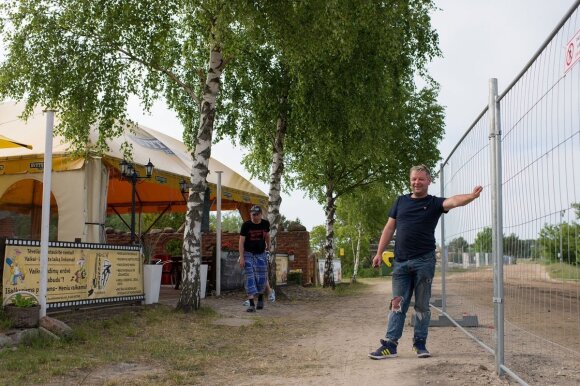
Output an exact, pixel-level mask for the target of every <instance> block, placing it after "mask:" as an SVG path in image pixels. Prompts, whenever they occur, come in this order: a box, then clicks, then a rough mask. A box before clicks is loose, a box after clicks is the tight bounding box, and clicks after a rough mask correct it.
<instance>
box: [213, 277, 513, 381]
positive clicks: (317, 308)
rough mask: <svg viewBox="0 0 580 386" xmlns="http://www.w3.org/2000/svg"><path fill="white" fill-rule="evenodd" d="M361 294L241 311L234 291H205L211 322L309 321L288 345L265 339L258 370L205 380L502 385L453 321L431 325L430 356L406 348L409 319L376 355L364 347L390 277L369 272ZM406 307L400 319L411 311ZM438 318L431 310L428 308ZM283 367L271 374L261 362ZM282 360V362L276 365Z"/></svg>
mask: <svg viewBox="0 0 580 386" xmlns="http://www.w3.org/2000/svg"><path fill="white" fill-rule="evenodd" d="M368 283H369V284H370V286H369V287H370V288H369V290H368V291H365V292H364V293H363V294H360V295H356V296H347V297H327V298H325V299H323V300H314V301H310V302H308V301H305V302H289V301H280V302H276V303H274V304H270V305H267V307H266V309H265V310H263V311H262V312H260V313H258V314H257V316H248V314H247V313H245V312H244V309H243V307H241V304H240V301H239V298H208V299H206V304H208V305H209V306H211V307H212V308H214V309H215V310H216V311H218V313H220V314H221V315H222V317H223V318H222V319H220V320H219V321H218V323H222V324H228V325H232V326H236V325H237V326H243V325H244V324H246V323H255V322H259V321H260V319H266V318H283V320H284V321H285V323H290V324H292V323H294V324H296V325H301V326H304V325H309V326H311V327H312V328H309V329H307V330H306V331H308V332H307V333H305V334H304V335H303V336H301V337H299V338H298V339H294V340H293V345H290V346H287V347H272V348H270V349H269V350H268V352H270V353H271V354H270V355H268V357H267V358H265V359H264V361H265V366H266V369H265V370H264V371H263V372H260V374H244V373H242V374H235V375H229V374H224V373H221V374H213V373H208V374H207V377H206V379H205V380H204V382H203V383H204V384H227V383H229V382H230V381H231V382H235V383H236V384H239V385H298V384H300V385H305V384H306V385H314V384H316V385H321V384H323V385H357V384H358V385H367V384H391V382H392V383H393V384H395V383H396V384H397V385H400V386H405V385H426V384H429V385H508V384H513V383H509V382H508V380H506V379H499V378H498V377H497V376H496V375H495V365H494V359H493V357H492V356H491V355H489V354H488V353H487V351H485V350H484V349H483V348H481V347H480V346H479V345H477V344H476V343H475V342H474V341H473V340H471V339H470V338H468V337H467V336H466V335H465V334H463V333H462V332H461V331H459V330H458V329H456V328H453V327H439V328H437V327H435V328H431V329H430V333H429V340H428V348H429V349H430V351H431V353H432V354H433V356H432V357H431V358H428V359H418V358H417V357H416V356H415V354H414V353H413V352H412V350H411V340H412V327H411V326H409V325H408V323H407V325H406V326H405V331H404V334H403V338H402V339H401V341H400V343H399V357H398V358H393V359H386V360H380V361H375V360H371V359H369V358H368V357H367V353H368V352H369V351H372V350H374V349H376V348H377V347H378V344H379V338H381V337H383V335H384V331H385V326H386V312H387V301H388V300H389V299H390V287H391V286H390V281H386V280H384V279H383V280H373V281H369V282H368ZM410 314H411V311H410V312H409V314H408V317H407V320H409V319H410V318H409V317H410ZM433 317H434V318H437V317H438V315H437V314H435V313H434V314H433ZM276 362H284V363H286V364H287V366H286V367H285V371H283V372H278V373H275V374H272V373H271V372H269V371H267V367H273V368H280V363H276ZM282 367H284V366H282Z"/></svg>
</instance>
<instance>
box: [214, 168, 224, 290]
mask: <svg viewBox="0 0 580 386" xmlns="http://www.w3.org/2000/svg"><path fill="white" fill-rule="evenodd" d="M216 173H217V175H218V180H217V192H216V199H217V204H216V210H217V215H216V226H215V247H216V248H215V260H216V261H215V294H216V296H220V294H221V290H222V280H221V276H222V173H223V172H222V171H216Z"/></svg>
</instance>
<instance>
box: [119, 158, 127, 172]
mask: <svg viewBox="0 0 580 386" xmlns="http://www.w3.org/2000/svg"><path fill="white" fill-rule="evenodd" d="M119 166H121V174H122V175H123V176H126V175H127V169H128V167H129V164H128V163H127V161H125V160H122V161H121V162H120V163H119Z"/></svg>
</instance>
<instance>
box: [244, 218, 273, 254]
mask: <svg viewBox="0 0 580 386" xmlns="http://www.w3.org/2000/svg"><path fill="white" fill-rule="evenodd" d="M269 232H270V222H269V221H268V220H262V221H260V223H258V224H254V223H253V222H252V220H249V221H246V222H245V223H243V224H242V229H241V230H240V235H241V236H244V237H245V238H246V239H245V240H244V251H248V252H252V253H263V252H264V251H265V250H266V234H267V233H269Z"/></svg>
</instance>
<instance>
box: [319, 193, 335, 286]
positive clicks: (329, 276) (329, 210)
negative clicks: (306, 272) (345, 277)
mask: <svg viewBox="0 0 580 386" xmlns="http://www.w3.org/2000/svg"><path fill="white" fill-rule="evenodd" d="M332 190H333V189H332V188H331V187H329V186H328V185H327V188H326V205H325V207H324V212H325V214H326V244H325V245H324V251H325V253H326V261H325V263H324V282H323V284H322V286H323V287H324V288H326V287H332V289H334V287H335V282H334V269H333V262H332V260H333V258H334V246H333V244H332V242H333V240H334V214H335V212H336V207H335V205H334V204H335V201H336V199H335V198H334V197H333V194H332Z"/></svg>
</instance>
